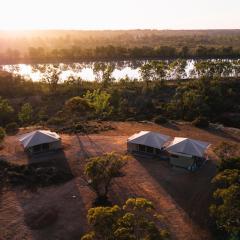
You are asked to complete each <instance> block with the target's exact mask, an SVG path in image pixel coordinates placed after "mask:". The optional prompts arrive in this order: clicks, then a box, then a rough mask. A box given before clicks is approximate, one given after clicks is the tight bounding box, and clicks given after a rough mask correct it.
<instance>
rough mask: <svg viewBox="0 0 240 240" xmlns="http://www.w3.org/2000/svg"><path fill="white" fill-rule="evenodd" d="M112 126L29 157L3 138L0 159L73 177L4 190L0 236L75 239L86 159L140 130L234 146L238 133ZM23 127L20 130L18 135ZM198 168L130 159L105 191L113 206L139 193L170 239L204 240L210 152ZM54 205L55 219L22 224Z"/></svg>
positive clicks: (0, 239) (83, 207) (81, 226)
mask: <svg viewBox="0 0 240 240" xmlns="http://www.w3.org/2000/svg"><path fill="white" fill-rule="evenodd" d="M112 125H113V126H114V127H115V130H111V131H108V132H103V133H100V134H94V135H84V136H80V135H65V134H63V135H61V138H62V143H63V147H64V148H63V151H61V152H59V153H56V154H45V155H41V156H39V157H37V158H35V159H29V158H28V157H27V155H26V154H25V153H24V152H23V150H22V147H21V146H20V144H19V142H18V140H17V136H8V137H7V138H6V140H5V143H4V145H5V148H4V149H3V150H0V158H4V159H7V160H8V161H10V162H14V163H18V164H26V163H28V162H29V161H48V160H49V159H51V160H55V161H56V162H58V161H59V162H64V163H65V165H66V166H67V167H69V168H70V169H71V171H72V173H73V174H74V176H75V178H74V179H73V180H71V181H69V182H67V183H65V184H63V185H60V186H52V187H46V188H41V189H38V190H36V191H35V192H30V191H26V190H25V189H21V188H17V189H15V190H14V191H9V190H8V191H7V190H4V191H3V193H2V194H1V197H0V240H21V239H26V240H43V239H44V240H55V239H56V240H72V239H73V240H75V239H76V240H77V239H78V240H79V239H80V238H81V236H82V234H83V233H84V232H86V231H87V230H88V228H89V227H88V224H87V219H86V214H87V210H88V209H89V208H90V207H91V205H92V201H93V200H94V198H95V194H94V193H93V192H92V191H91V190H90V189H89V188H88V187H87V186H86V183H85V181H83V179H82V172H83V166H84V164H85V163H86V159H87V158H88V157H91V156H95V155H101V154H103V153H105V152H111V151H115V152H120V153H125V152H126V140H127V138H128V137H129V136H130V135H132V134H133V133H136V132H138V131H141V130H152V131H157V132H160V133H163V134H167V135H170V136H172V137H173V136H182V137H191V138H195V139H199V140H203V141H208V142H209V143H211V144H212V146H215V145H216V144H218V143H220V142H221V141H232V142H235V143H238V144H239V146H240V135H239V134H236V133H234V134H233V133H232V131H230V130H229V131H223V130H221V131H220V130H211V131H210V130H209V131H207V130H200V129H197V128H194V127H192V126H191V125H189V124H180V123H175V124H168V125H164V126H158V125H155V124H151V123H135V122H114V123H112ZM26 131H29V129H25V130H24V131H23V130H22V131H21V132H20V133H23V132H26ZM209 155H210V156H212V158H213V160H212V161H208V162H207V163H206V164H205V165H204V166H203V167H202V168H201V169H200V170H199V171H197V172H195V173H190V172H187V171H185V170H181V169H176V168H170V166H169V165H168V164H167V163H166V162H162V161H159V160H157V159H151V158H135V157H131V159H130V160H129V162H128V164H127V166H126V167H125V169H124V172H125V176H124V177H121V178H118V179H116V180H115V181H114V184H113V186H112V188H111V191H110V193H109V198H110V200H111V202H112V203H113V204H121V203H123V202H124V201H125V200H126V199H127V198H129V197H145V198H148V199H150V200H151V201H153V203H154V205H155V207H156V209H157V210H158V211H159V213H161V214H162V215H163V216H164V221H165V223H166V226H167V228H168V229H169V231H170V233H171V237H172V239H179V240H201V239H204V240H208V239H212V237H211V234H210V233H209V231H208V227H207V226H208V218H207V217H206V216H207V215H206V214H207V206H208V203H209V201H210V193H211V185H210V181H211V178H212V177H213V176H214V174H215V172H216V165H215V160H214V155H213V153H212V151H211V148H210V149H209ZM52 208H54V209H57V211H58V219H57V221H56V222H55V223H53V224H51V225H49V226H48V227H45V228H43V229H41V230H31V229H30V228H29V227H28V226H27V225H26V223H25V220H26V218H27V217H28V216H29V214H32V213H34V212H37V211H48V210H49V209H52Z"/></svg>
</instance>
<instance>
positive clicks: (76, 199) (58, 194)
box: [0, 150, 92, 240]
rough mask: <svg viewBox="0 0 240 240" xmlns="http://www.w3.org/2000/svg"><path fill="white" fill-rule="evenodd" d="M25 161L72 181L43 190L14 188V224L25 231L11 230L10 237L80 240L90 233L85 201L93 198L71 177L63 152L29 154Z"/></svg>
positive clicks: (24, 187)
mask: <svg viewBox="0 0 240 240" xmlns="http://www.w3.org/2000/svg"><path fill="white" fill-rule="evenodd" d="M28 160H29V162H28V165H29V166H31V167H36V168H38V169H40V168H57V169H60V170H61V172H62V173H63V174H68V175H72V178H71V179H68V180H66V181H61V179H57V181H58V180H59V183H54V184H49V186H44V187H39V186H36V187H34V186H33V188H29V187H27V188H26V186H18V187H13V190H12V191H13V192H14V194H15V198H16V203H15V205H16V206H18V207H17V209H18V212H19V213H18V217H17V218H18V219H17V220H16V219H14V221H17V222H18V221H20V222H21V226H24V228H23V229H21V232H20V233H18V232H15V230H14V229H12V232H13V233H12V234H15V235H16V236H17V234H18V236H19V238H18V239H23V238H24V239H25V237H26V236H27V239H34V240H42V239H45V240H52V239H61V240H68V239H73V240H74V239H76V240H77V239H78V240H79V239H80V238H81V236H82V235H83V234H84V233H85V232H86V231H88V230H89V229H88V223H87V218H86V216H87V210H88V209H89V208H90V207H91V206H90V205H89V204H88V200H87V199H88V198H90V199H92V193H90V190H89V189H88V187H87V186H86V184H85V183H84V182H83V181H82V180H81V179H79V178H78V179H77V178H74V175H73V174H72V171H71V166H70V163H69V161H68V159H67V157H66V155H65V152H64V150H59V151H56V152H50V153H44V154H39V155H35V156H33V155H32V156H29V158H28ZM58 177H60V178H61V176H58ZM9 217H10V216H9ZM16 231H17V229H16ZM14 232H15V233H14ZM0 236H1V235H0Z"/></svg>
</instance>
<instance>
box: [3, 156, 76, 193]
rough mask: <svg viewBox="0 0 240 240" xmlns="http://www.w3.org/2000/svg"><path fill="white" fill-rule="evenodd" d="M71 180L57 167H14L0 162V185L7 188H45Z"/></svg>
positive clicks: (14, 165) (69, 174)
mask: <svg viewBox="0 0 240 240" xmlns="http://www.w3.org/2000/svg"><path fill="white" fill-rule="evenodd" d="M72 178H73V176H72V174H71V173H69V172H66V171H63V170H62V169H60V168H58V167H54V166H42V165H41V164H34V165H16V164H11V163H9V162H6V161H4V160H0V185H5V186H7V187H15V186H25V187H27V188H36V187H45V186H50V185H53V184H54V185H55V184H60V183H64V182H66V181H68V180H70V179H72Z"/></svg>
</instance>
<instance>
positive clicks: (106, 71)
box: [93, 63, 115, 87]
mask: <svg viewBox="0 0 240 240" xmlns="http://www.w3.org/2000/svg"><path fill="white" fill-rule="evenodd" d="M114 69H115V65H114V64H106V63H95V64H94V66H93V72H94V73H95V74H96V80H97V81H102V82H103V86H104V87H106V86H108V84H109V83H111V82H112V81H113V80H114V78H113V77H112V73H113V71H114Z"/></svg>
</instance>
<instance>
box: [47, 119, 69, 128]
mask: <svg viewBox="0 0 240 240" xmlns="http://www.w3.org/2000/svg"><path fill="white" fill-rule="evenodd" d="M64 123H65V120H64V119H63V118H61V117H52V118H50V119H49V120H48V121H47V124H49V125H56V126H59V125H62V124H64Z"/></svg>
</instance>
